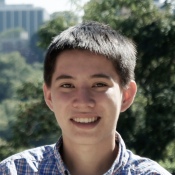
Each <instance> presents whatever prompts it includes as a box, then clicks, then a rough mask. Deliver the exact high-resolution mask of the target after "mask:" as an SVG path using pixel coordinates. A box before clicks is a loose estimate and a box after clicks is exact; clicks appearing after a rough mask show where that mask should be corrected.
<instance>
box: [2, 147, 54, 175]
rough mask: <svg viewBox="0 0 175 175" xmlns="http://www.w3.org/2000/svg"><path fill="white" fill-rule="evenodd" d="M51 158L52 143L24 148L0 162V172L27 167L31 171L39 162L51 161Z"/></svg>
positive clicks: (8, 172)
mask: <svg viewBox="0 0 175 175" xmlns="http://www.w3.org/2000/svg"><path fill="white" fill-rule="evenodd" d="M53 159H54V144H53V145H46V146H41V147H37V148H33V149H29V150H25V151H23V152H20V153H17V154H15V155H13V156H10V157H8V158H7V159H5V160H3V161H2V162H0V174H1V173H2V174H3V173H6V174H10V172H13V173H14V172H15V171H16V172H17V170H18V169H21V170H22V169H28V171H30V170H31V172H32V171H35V170H37V168H38V167H39V166H40V163H41V162H42V163H43V162H47V161H53ZM14 174H15V173H14ZM16 174H17V173H16Z"/></svg>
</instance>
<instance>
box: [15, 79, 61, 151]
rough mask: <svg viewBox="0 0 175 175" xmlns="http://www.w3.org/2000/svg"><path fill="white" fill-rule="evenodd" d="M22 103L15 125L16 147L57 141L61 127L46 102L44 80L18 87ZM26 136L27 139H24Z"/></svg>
mask: <svg viewBox="0 0 175 175" xmlns="http://www.w3.org/2000/svg"><path fill="white" fill-rule="evenodd" d="M18 97H19V99H20V104H19V107H18V111H17V115H16V116H17V117H16V122H15V123H14V125H13V128H12V130H13V137H12V139H13V140H12V142H13V146H14V147H17V148H18V147H21V146H22V147H30V146H38V145H43V144H48V143H52V142H55V141H56V140H57V139H58V137H59V135H60V129H59V127H58V125H57V122H56V119H55V117H54V115H53V113H52V112H51V111H50V109H49V108H48V107H47V105H46V104H45V101H44V98H43V92H42V81H32V82H31V81H29V82H25V83H24V84H23V85H22V86H21V87H20V88H19V89H18ZM23 138H25V139H23Z"/></svg>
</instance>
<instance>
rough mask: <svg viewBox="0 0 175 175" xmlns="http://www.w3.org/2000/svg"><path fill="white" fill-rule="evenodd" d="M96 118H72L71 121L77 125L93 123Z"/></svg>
mask: <svg viewBox="0 0 175 175" xmlns="http://www.w3.org/2000/svg"><path fill="white" fill-rule="evenodd" d="M98 119H99V118H98V117H91V118H73V119H72V120H73V121H74V122H77V123H85V124H86V123H94V122H96V121H97V120H98Z"/></svg>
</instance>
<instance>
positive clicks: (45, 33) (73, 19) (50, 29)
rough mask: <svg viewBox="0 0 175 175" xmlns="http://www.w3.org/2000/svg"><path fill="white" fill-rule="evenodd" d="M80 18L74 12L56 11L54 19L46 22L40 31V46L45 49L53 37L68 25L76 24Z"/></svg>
mask: <svg viewBox="0 0 175 175" xmlns="http://www.w3.org/2000/svg"><path fill="white" fill-rule="evenodd" d="M78 20H79V18H78V17H77V16H76V15H75V14H74V13H73V12H68V11H63V12H57V13H54V14H53V15H52V20H50V21H48V22H47V23H45V24H44V25H43V26H42V27H41V28H40V30H39V31H38V35H39V38H40V41H39V46H40V47H42V48H44V49H45V48H47V47H48V45H49V44H50V42H51V40H52V39H53V37H55V36H56V35H58V34H59V33H60V32H62V31H63V30H65V29H67V28H68V27H70V26H72V25H75V24H76V23H77V22H78Z"/></svg>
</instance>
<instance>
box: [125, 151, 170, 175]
mask: <svg viewBox="0 0 175 175" xmlns="http://www.w3.org/2000/svg"><path fill="white" fill-rule="evenodd" d="M127 152H128V154H129V155H130V156H129V159H128V162H127V164H126V167H128V168H129V169H130V171H131V172H134V173H135V174H144V175H171V174H170V173H169V172H168V171H167V170H165V169H164V168H163V167H161V166H160V165H159V164H158V163H157V162H155V161H153V160H151V159H148V158H145V157H140V156H138V155H135V154H133V153H132V152H131V151H129V150H127Z"/></svg>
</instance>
